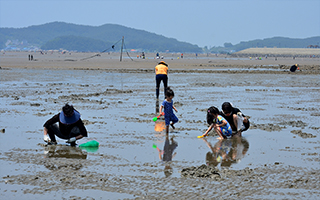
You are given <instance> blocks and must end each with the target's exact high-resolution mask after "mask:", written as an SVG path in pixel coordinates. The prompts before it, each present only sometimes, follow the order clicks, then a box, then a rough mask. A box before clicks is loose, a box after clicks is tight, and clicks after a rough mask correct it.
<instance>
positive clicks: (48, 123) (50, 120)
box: [43, 113, 60, 128]
mask: <svg viewBox="0 0 320 200" xmlns="http://www.w3.org/2000/svg"><path fill="white" fill-rule="evenodd" d="M59 114H60V113H58V114H56V115H55V116H53V117H52V118H51V119H49V120H47V121H46V123H44V125H43V127H46V128H48V127H49V126H50V125H52V124H55V123H57V122H59Z"/></svg>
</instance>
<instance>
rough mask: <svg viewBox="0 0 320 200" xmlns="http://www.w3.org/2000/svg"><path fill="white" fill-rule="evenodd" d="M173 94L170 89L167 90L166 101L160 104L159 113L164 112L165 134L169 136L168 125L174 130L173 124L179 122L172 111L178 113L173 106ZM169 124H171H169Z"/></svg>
mask: <svg viewBox="0 0 320 200" xmlns="http://www.w3.org/2000/svg"><path fill="white" fill-rule="evenodd" d="M173 97H174V92H173V90H172V89H170V87H168V88H167V92H166V99H165V100H164V101H163V102H162V104H161V106H160V113H162V111H163V110H164V121H165V123H166V134H167V135H168V134H169V125H171V127H172V128H173V129H174V128H175V127H174V124H175V123H177V122H178V121H179V119H178V118H177V116H176V115H175V114H174V113H173V110H175V111H176V112H178V110H177V109H176V108H175V107H174V105H173V100H172V99H173ZM170 122H171V124H170Z"/></svg>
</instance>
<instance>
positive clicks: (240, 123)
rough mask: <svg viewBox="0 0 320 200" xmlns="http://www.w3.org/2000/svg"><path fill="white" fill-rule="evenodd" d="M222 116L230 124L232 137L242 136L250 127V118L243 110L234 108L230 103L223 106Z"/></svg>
mask: <svg viewBox="0 0 320 200" xmlns="http://www.w3.org/2000/svg"><path fill="white" fill-rule="evenodd" d="M221 115H222V116H223V117H224V118H225V119H226V120H227V121H228V122H229V124H230V126H231V129H232V136H235V135H237V136H241V133H242V132H243V131H246V130H248V129H249V127H250V122H249V119H248V117H246V116H245V115H244V114H243V113H242V112H241V110H239V109H238V108H235V107H233V106H232V104H231V103H229V102H224V103H223V104H222V112H221Z"/></svg>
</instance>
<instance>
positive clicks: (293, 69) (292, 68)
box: [290, 64, 299, 72]
mask: <svg viewBox="0 0 320 200" xmlns="http://www.w3.org/2000/svg"><path fill="white" fill-rule="evenodd" d="M297 69H298V70H299V67H298V64H294V65H292V66H291V67H290V71H291V72H295V71H296V70H297Z"/></svg>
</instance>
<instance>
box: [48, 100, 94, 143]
mask: <svg viewBox="0 0 320 200" xmlns="http://www.w3.org/2000/svg"><path fill="white" fill-rule="evenodd" d="M56 123H58V124H56ZM43 127H44V129H43V133H44V141H45V142H46V143H48V144H49V145H53V144H54V145H55V144H57V141H56V137H55V135H56V136H58V137H59V138H61V139H65V140H67V143H70V145H71V146H76V141H77V140H79V139H81V138H83V137H87V136H88V133H87V129H86V127H85V126H84V124H83V122H82V120H81V118H80V113H79V112H78V111H77V110H75V109H74V108H73V106H72V105H69V104H66V105H65V106H63V108H62V112H60V113H58V114H56V115H55V116H53V117H52V118H51V119H49V120H48V121H46V123H45V124H44V125H43ZM48 135H49V136H48Z"/></svg>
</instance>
